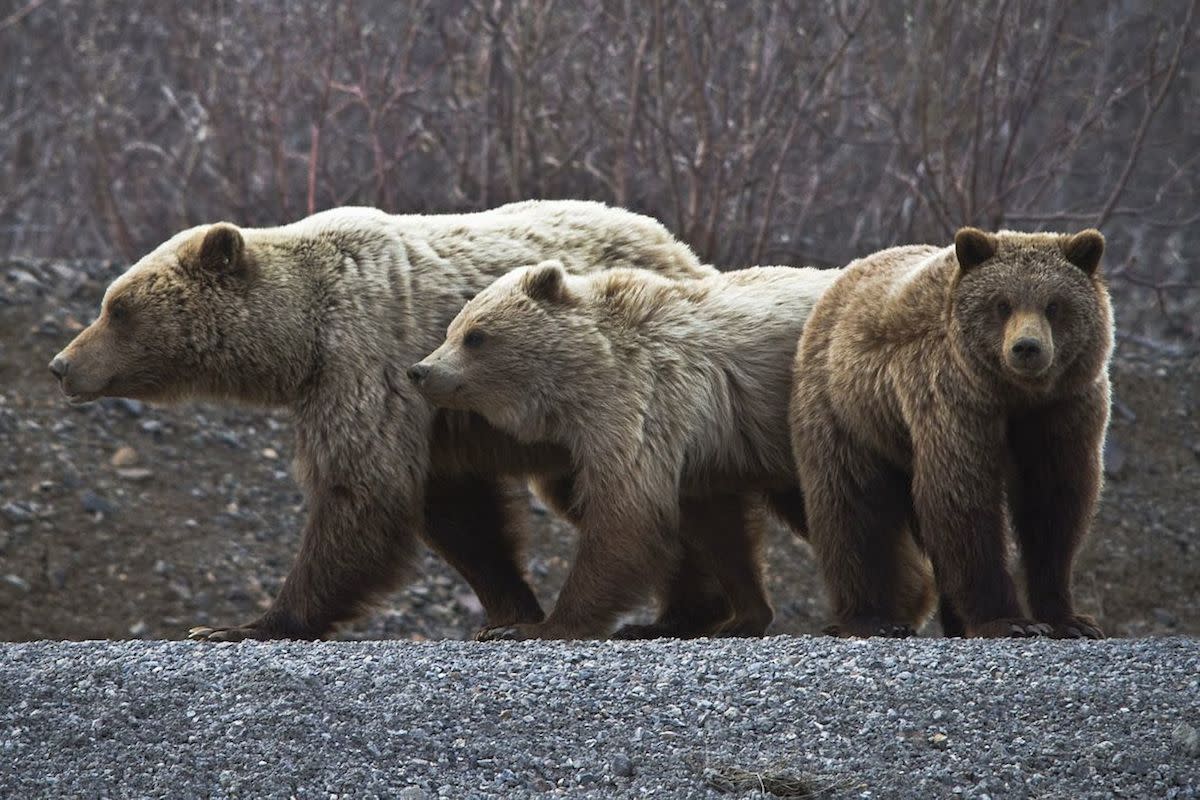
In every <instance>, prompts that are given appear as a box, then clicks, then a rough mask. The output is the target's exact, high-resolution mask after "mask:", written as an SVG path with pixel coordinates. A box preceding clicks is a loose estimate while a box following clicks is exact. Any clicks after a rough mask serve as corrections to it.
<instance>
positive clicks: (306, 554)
mask: <svg viewBox="0 0 1200 800" xmlns="http://www.w3.org/2000/svg"><path fill="white" fill-rule="evenodd" d="M384 497H388V494H387V492H385V491H382V490H380V491H370V490H365V489H358V490H352V489H349V488H346V487H343V486H334V487H329V488H327V489H321V488H318V489H317V490H316V491H315V492H313V494H312V496H311V499H310V502H311V503H312V511H311V512H310V515H309V518H308V522H307V524H306V525H305V528H304V534H303V537H302V540H301V544H300V552H299V554H298V555H297V556H296V560H295V562H294V563H293V565H292V568H291V571H290V572H289V573H288V576H287V578H286V580H284V583H283V588H282V589H280V592H279V595H278V596H277V597H276V598H275V600H274V602H272V603H271V607H270V608H269V609H268V610H267V611H266V613H264V614H263V615H262V616H261V617H259V618H258V619H256V620H254V621H253V622H249V623H246V624H244V625H237V626H231V627H207V626H201V627H196V628H192V630H191V631H190V632H189V638H191V639H197V640H201V641H215V642H236V641H241V640H243V639H319V638H321V637H322V636H324V635H325V634H327V633H329V632H330V631H331V630H332V628H333V626H334V624H335V623H337V622H341V621H343V620H347V619H350V618H352V617H354V616H356V615H357V614H358V613H359V612H360V611H361V610H362V609H363V608H364V607H365V606H366V605H368V604H369V603H370V601H371V600H372V599H373V598H374V597H376V596H377V595H378V594H380V593H382V592H384V591H386V590H388V589H391V588H394V587H395V586H396V584H397V583H398V581H399V579H400V577H401V576H402V574H403V572H404V569H403V568H404V567H405V566H407V565H409V564H410V563H411V562H412V559H413V553H414V543H415V537H414V535H413V531H414V530H415V529H416V528H417V526H418V525H419V524H420V518H419V514H414V513H412V512H410V511H408V510H407V508H406V507H405V506H404V505H399V504H398V505H395V506H392V507H387V506H384V505H381V504H380V498H384ZM409 507H411V506H409Z"/></svg>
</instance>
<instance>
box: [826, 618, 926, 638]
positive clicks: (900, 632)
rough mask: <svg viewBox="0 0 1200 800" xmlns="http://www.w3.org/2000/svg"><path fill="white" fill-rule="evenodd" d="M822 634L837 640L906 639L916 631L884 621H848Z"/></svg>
mask: <svg viewBox="0 0 1200 800" xmlns="http://www.w3.org/2000/svg"><path fill="white" fill-rule="evenodd" d="M824 632H825V634H826V635H827V636H836V637H838V638H839V639H866V638H869V637H873V636H880V637H884V638H887V639H907V638H909V637H911V636H916V635H917V631H916V629H914V628H913V626H911V625H908V624H907V623H903V622H888V621H886V620H848V621H846V622H839V623H836V624H834V625H829V626H827V627H826V628H825V631H824Z"/></svg>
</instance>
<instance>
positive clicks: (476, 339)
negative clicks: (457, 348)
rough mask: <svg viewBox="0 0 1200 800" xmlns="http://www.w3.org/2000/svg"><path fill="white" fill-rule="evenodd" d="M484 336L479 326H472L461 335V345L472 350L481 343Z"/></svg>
mask: <svg viewBox="0 0 1200 800" xmlns="http://www.w3.org/2000/svg"><path fill="white" fill-rule="evenodd" d="M484 338H485V337H484V335H483V331H481V330H479V328H472V329H471V330H469V331H467V332H466V334H465V335H464V336H463V340H462V341H463V347H468V348H470V349H472V350H474V349H475V348H476V347H479V346H480V345H481V344H483V340H484Z"/></svg>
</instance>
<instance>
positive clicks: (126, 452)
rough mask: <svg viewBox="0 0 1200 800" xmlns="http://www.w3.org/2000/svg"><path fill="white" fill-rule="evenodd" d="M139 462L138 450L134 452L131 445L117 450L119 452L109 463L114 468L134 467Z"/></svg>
mask: <svg viewBox="0 0 1200 800" xmlns="http://www.w3.org/2000/svg"><path fill="white" fill-rule="evenodd" d="M137 460H138V454H137V450H134V449H133V448H132V447H130V446H129V445H125V446H124V447H119V448H117V452H115V453H113V454H112V458H110V459H109V460H108V463H110V464H112V465H113V466H114V467H132V466H133V465H134V464H136V463H137Z"/></svg>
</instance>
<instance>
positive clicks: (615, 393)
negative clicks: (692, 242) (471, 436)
mask: <svg viewBox="0 0 1200 800" xmlns="http://www.w3.org/2000/svg"><path fill="white" fill-rule="evenodd" d="M836 275H837V273H836V271H826V270H815V269H793V268H788V267H761V268H753V269H747V270H742V271H739V272H731V273H726V274H724V275H719V276H716V277H711V278H705V279H703V280H698V281H671V280H668V279H665V278H663V277H662V276H659V275H655V274H651V273H647V272H643V271H637V270H611V271H608V272H605V273H602V274H595V275H586V276H575V275H569V274H567V273H566V272H565V271H564V270H563V267H562V265H561V264H559V263H557V262H553V261H551V262H546V263H542V264H539V265H538V266H535V267H528V268H525V269H520V270H516V271H514V272H512V273H509V274H508V275H505V276H504V277H502V278H500V279H499V280H498V281H496V282H495V283H494V284H492V285H491V286H489V287H488V288H487V289H485V290H484V291H482V292H481V293H480V294H479V295H477V296H476V297H475V299H473V300H472V301H471V302H469V303H468V304H467V305H466V306H465V307H464V308H463V310H462V312H461V313H459V315H458V316H457V317H456V318H455V320H454V322H452V323H451V325H450V327H449V330H448V331H447V334H446V341H445V342H444V343H443V344H442V345H441V346H440V347H439V348H438V349H437V350H435V351H434V352H433V353H431V354H430V355H429V356H428V357H427V358H426V359H424V360H423V361H421V362H420V363H418V364H415V365H414V366H413V367H412V368H410V370H409V377H410V378H411V379H412V380H413V381H414V383H416V384H417V385H418V386H419V388H420V390H421V392H422V393H423V394H424V395H425V396H426V397H427V398H429V399H430V400H431V401H432V402H433V403H435V404H437V405H439V406H441V407H444V408H453V409H460V410H469V411H474V412H477V413H479V414H480V415H481V416H482V417H483V418H484V419H486V420H487V421H488V422H490V423H491V424H493V425H494V426H496V427H497V428H498V429H500V430H502V431H505V432H507V433H510V434H512V435H513V436H515V437H516V438H517V439H518V440H519V441H522V442H528V443H537V442H549V443H553V444H556V445H560V446H562V447H564V448H565V449H566V450H567V451H568V452H569V453H570V457H571V463H572V468H573V470H572V471H573V474H574V476H575V487H574V493H573V495H572V500H573V502H574V507H573V509H572V517H573V519H574V520H575V521H576V522H577V524H578V527H579V532H580V543H579V548H578V552H577V555H576V559H575V562H574V564H573V565H572V567H571V570H570V573H569V575H568V577H567V580H566V583H565V585H564V586H563V588H562V592H561V593H560V595H559V597H558V601H557V603H556V605H555V607H554V610H553V611H552V612H551V613H550V614H549V616H548V617H547V618H546V619H545V620H544V621H543V622H538V623H524V624H517V625H512V626H507V627H505V628H502V629H497V630H493V631H491V632H490V634H489V636H490V637H491V638H541V639H561V638H586V637H598V636H604V635H606V634H607V633H608V632H609V631H610V630H611V628H612V626H613V624H614V622H615V621H616V619H617V618H618V617H619V616H620V615H621V614H622V613H623V612H625V611H627V610H628V609H629V608H631V607H632V606H633V605H634V604H636V603H637V602H638V601H639V600H641V599H642V597H643V595H644V593H646V592H647V591H654V590H655V589H658V590H659V591H661V588H660V582H661V580H662V575H663V574H670V573H671V571H672V569H673V565H674V564H676V563H677V562H678V559H679V557H680V553H681V552H683V551H684V550H685V546H690V547H695V548H698V549H700V550H702V551H704V552H706V553H708V554H710V557H711V558H712V560H713V561H714V562H715V563H716V566H715V569H717V570H718V578H719V580H720V581H721V585H722V586H723V587H724V588H725V589H726V591H727V592H728V593H729V594H730V595H737V596H738V597H739V600H740V601H741V603H742V611H743V613H747V614H749V615H751V616H753V613H754V612H752V611H746V609H766V612H767V613H768V614H769V613H770V611H769V608H770V607H769V604H768V603H767V600H766V598H765V594H764V592H763V588H762V584H761V576H760V574H759V565H758V564H757V563H756V562H754V561H751V560H748V559H747V558H746V557H745V553H746V548H744V547H743V545H742V544H741V543H736V544H735V545H734V546H733V548H732V549H733V551H734V552H733V554H732V555H730V554H729V553H727V552H725V551H723V550H722V547H723V546H724V547H728V545H727V544H723V542H722V541H721V537H720V535H719V533H712V532H709V533H708V534H704V535H706V536H707V538H705V539H703V540H696V539H695V538H694V537H695V536H696V534H695V532H694V531H693V530H692V528H691V527H690V526H687V525H685V526H684V529H683V532H682V534H681V529H680V521H679V516H680V508H681V504H682V506H683V507H684V508H686V507H687V506H688V505H689V504H690V503H692V502H707V503H709V504H710V506H711V507H712V508H714V509H716V510H718V511H719V510H721V509H729V508H736V503H737V502H738V498H739V496H741V495H744V494H746V493H749V492H755V491H765V492H771V493H773V494H774V497H775V500H776V503H775V505H776V507H780V506H782V505H783V503H782V502H780V500H781V498H782V499H791V500H792V501H793V502H796V501H797V498H796V491H795V490H796V487H797V480H796V474H795V465H794V462H793V458H792V452H791V447H790V442H789V436H788V427H787V407H788V398H789V396H790V391H791V381H792V378H791V366H792V359H793V357H794V355H795V350H796V345H797V343H798V341H799V338H800V331H801V329H802V327H803V325H804V320H805V319H806V318H807V317H808V314H809V311H810V309H811V308H812V306H813V304H814V303H816V301H817V299H818V298H819V297H820V296H821V294H822V292H824V290H825V289H826V287H828V286H829V285H830V284H831V283H832V282H833V280H834V278H835V277H836ZM797 505H798V503H797ZM727 513H728V512H727ZM730 516H731V518H736V514H734V515H730ZM683 537H687V538H688V540H689V541H687V542H686V545H685V542H684V541H683ZM749 550H750V552H751V554H752V555H754V554H753V547H751V548H749ZM758 613H760V614H761V613H762V612H761V611H759V612H758Z"/></svg>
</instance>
